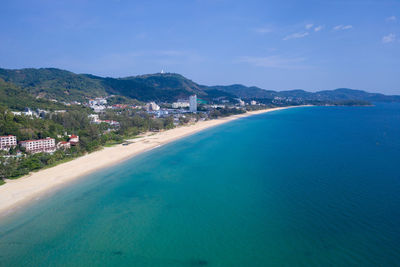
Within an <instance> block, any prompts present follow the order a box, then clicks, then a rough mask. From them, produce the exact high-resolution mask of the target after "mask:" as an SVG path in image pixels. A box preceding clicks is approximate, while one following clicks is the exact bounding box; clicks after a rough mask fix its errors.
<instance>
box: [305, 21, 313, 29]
mask: <svg viewBox="0 0 400 267" xmlns="http://www.w3.org/2000/svg"><path fill="white" fill-rule="evenodd" d="M313 26H314V24H312V23H310V24H306V26H305V28H306V29H307V30H309V29H311V28H312V27H313Z"/></svg>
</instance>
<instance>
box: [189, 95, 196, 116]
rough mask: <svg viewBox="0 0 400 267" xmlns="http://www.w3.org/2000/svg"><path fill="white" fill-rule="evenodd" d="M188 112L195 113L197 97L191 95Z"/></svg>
mask: <svg viewBox="0 0 400 267" xmlns="http://www.w3.org/2000/svg"><path fill="white" fill-rule="evenodd" d="M189 110H190V112H197V96H196V95H191V96H190V97H189Z"/></svg>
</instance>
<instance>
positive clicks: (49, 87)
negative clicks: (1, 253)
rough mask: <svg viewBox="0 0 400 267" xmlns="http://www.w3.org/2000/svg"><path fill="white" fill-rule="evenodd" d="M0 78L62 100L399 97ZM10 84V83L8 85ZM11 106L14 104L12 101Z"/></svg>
mask: <svg viewBox="0 0 400 267" xmlns="http://www.w3.org/2000/svg"><path fill="white" fill-rule="evenodd" d="M0 79H3V80H4V81H5V82H7V83H12V84H14V85H15V86H16V87H15V88H20V89H21V90H23V91H24V92H25V94H30V95H31V96H32V97H33V98H40V99H57V100H62V101H72V100H77V101H85V100H87V99H88V98H93V97H98V96H107V95H111V94H113V95H119V96H123V97H128V98H132V99H137V100H139V101H157V102H172V101H176V100H177V99H180V98H187V97H188V96H189V95H192V94H197V95H198V96H199V97H200V98H202V99H204V100H207V101H212V100H214V99H216V98H225V99H230V100H232V99H234V98H242V99H245V100H251V99H255V100H263V102H264V103H268V101H272V99H274V98H277V97H278V98H290V99H292V100H294V101H297V102H298V103H305V102H312V103H323V102H343V101H370V102H400V96H388V95H383V94H377V93H368V92H365V91H361V90H352V89H343V88H342V89H336V90H327V91H319V92H315V93H311V92H306V91H304V90H290V91H281V92H277V91H272V90H264V89H261V88H259V87H255V86H252V87H247V86H244V85H240V84H235V85H227V86H205V85H199V84H197V83H195V82H193V81H192V80H190V79H187V78H185V77H184V76H182V75H180V74H176V73H165V74H161V73H156V74H147V75H139V76H131V77H126V78H110V77H99V76H94V75H90V74H75V73H73V72H70V71H66V70H60V69H55V68H41V69H32V68H30V69H19V70H10V69H1V68H0ZM4 81H3V82H4ZM8 86H11V85H8ZM14 104H15V105H16V104H17V103H14Z"/></svg>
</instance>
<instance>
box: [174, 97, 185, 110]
mask: <svg viewBox="0 0 400 267" xmlns="http://www.w3.org/2000/svg"><path fill="white" fill-rule="evenodd" d="M187 107H189V101H187V100H183V99H179V100H178V101H176V102H174V103H172V108H187Z"/></svg>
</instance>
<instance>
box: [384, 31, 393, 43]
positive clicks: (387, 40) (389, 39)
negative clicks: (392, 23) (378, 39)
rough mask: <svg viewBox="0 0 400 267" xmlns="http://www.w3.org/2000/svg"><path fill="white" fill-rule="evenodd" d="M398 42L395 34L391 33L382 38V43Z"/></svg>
mask: <svg viewBox="0 0 400 267" xmlns="http://www.w3.org/2000/svg"><path fill="white" fill-rule="evenodd" d="M394 41H396V35H395V34H394V33H389V34H388V35H385V36H383V37H382V43H384V44H388V43H392V42H394Z"/></svg>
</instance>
